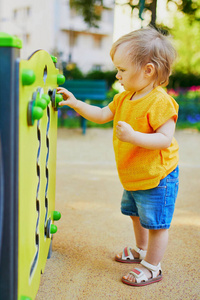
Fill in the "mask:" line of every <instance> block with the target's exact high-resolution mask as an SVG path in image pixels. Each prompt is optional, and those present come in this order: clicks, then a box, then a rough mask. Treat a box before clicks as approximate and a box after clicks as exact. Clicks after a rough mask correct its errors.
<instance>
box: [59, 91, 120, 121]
mask: <svg viewBox="0 0 200 300" xmlns="http://www.w3.org/2000/svg"><path fill="white" fill-rule="evenodd" d="M57 93H58V94H62V95H63V99H64V101H61V102H59V106H65V105H67V106H69V107H71V108H73V109H74V110H75V111H76V112H77V113H78V114H80V115H81V116H82V117H84V118H85V119H87V120H90V121H92V122H95V123H98V124H104V123H107V122H109V121H112V120H113V117H114V115H113V113H112V112H111V110H110V108H109V107H108V106H106V107H104V108H100V107H97V106H94V105H90V104H87V103H85V102H83V101H80V100H77V99H76V98H75V97H74V95H73V94H72V93H71V92H69V91H68V90H67V89H65V88H62V87H58V88H57Z"/></svg>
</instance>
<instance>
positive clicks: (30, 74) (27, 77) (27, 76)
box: [22, 69, 36, 85]
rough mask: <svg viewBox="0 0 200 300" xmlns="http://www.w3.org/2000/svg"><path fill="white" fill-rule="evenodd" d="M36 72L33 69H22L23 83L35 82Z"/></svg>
mask: <svg viewBox="0 0 200 300" xmlns="http://www.w3.org/2000/svg"><path fill="white" fill-rule="evenodd" d="M35 78H36V77H35V73H34V71H33V70H28V69H26V70H23V71H22V84H23V85H31V84H33V83H34V82H35Z"/></svg>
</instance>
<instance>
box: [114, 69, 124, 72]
mask: <svg viewBox="0 0 200 300" xmlns="http://www.w3.org/2000/svg"><path fill="white" fill-rule="evenodd" d="M116 69H117V71H118V72H124V71H125V70H124V69H118V68H116Z"/></svg>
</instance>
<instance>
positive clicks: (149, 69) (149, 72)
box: [144, 63, 155, 77]
mask: <svg viewBox="0 0 200 300" xmlns="http://www.w3.org/2000/svg"><path fill="white" fill-rule="evenodd" d="M144 73H145V76H147V77H151V76H153V75H154V74H155V67H154V64H152V63H148V64H146V65H145V67H144Z"/></svg>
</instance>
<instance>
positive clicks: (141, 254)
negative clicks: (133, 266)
mask: <svg viewBox="0 0 200 300" xmlns="http://www.w3.org/2000/svg"><path fill="white" fill-rule="evenodd" d="M133 249H134V250H135V251H136V252H137V253H139V255H140V259H144V258H145V256H146V254H147V251H146V250H142V249H140V248H138V247H137V246H136V245H135V246H134V247H133Z"/></svg>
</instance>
